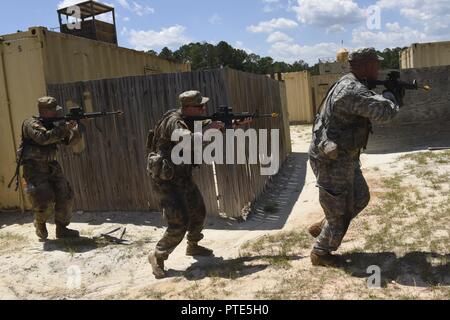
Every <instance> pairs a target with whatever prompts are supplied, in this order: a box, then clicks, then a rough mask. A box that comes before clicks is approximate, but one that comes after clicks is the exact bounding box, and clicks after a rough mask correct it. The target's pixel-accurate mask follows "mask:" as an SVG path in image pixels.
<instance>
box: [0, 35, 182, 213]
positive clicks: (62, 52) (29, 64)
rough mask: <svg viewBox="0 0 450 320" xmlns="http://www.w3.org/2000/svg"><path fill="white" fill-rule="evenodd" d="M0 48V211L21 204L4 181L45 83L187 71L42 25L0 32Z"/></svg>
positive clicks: (153, 58) (160, 60)
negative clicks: (10, 32)
mask: <svg viewBox="0 0 450 320" xmlns="http://www.w3.org/2000/svg"><path fill="white" fill-rule="evenodd" d="M0 52H1V57H2V59H1V60H0V99H1V100H0V112H1V115H2V117H1V119H0V134H1V136H0V147H1V148H2V149H1V150H2V152H1V154H0V210H4V209H17V208H22V209H23V207H24V206H25V207H26V206H27V205H26V204H25V205H24V202H25V201H26V199H25V198H24V197H23V193H22V188H21V190H20V192H18V193H17V192H14V191H11V190H9V189H8V188H7V184H8V182H9V180H10V178H11V176H12V175H13V174H14V170H15V153H16V149H17V148H18V145H19V144H20V135H21V126H22V122H23V120H24V119H26V118H28V117H30V116H32V115H35V114H36V113H37V107H36V100H37V98H39V97H41V96H44V95H46V94H47V85H48V84H57V83H67V82H77V81H84V80H97V79H103V78H115V77H126V76H139V75H146V74H156V73H172V72H185V71H190V66H189V65H187V64H179V63H174V62H169V61H167V60H164V59H161V58H158V57H155V56H152V55H149V54H145V53H143V52H138V51H135V50H130V49H126V48H120V47H117V46H115V45H112V44H107V43H102V42H98V41H93V40H89V39H84V38H79V37H74V36H71V35H65V34H61V33H56V32H50V31H48V30H47V29H46V28H42V27H35V28H30V29H29V30H28V31H27V32H21V33H16V34H11V35H5V36H2V40H1V41H0Z"/></svg>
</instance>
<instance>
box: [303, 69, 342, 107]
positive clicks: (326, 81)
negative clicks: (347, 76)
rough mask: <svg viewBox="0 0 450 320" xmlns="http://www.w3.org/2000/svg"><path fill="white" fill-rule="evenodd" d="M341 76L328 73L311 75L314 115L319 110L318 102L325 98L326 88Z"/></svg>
mask: <svg viewBox="0 0 450 320" xmlns="http://www.w3.org/2000/svg"><path fill="white" fill-rule="evenodd" d="M341 77H342V74H328V75H318V76H312V77H311V87H312V92H313V110H314V115H316V114H317V112H318V111H319V109H320V104H321V103H322V101H323V99H325V96H326V94H327V92H328V90H329V89H330V88H331V86H332V85H333V84H335V83H336V81H338V80H339V79H340V78H341Z"/></svg>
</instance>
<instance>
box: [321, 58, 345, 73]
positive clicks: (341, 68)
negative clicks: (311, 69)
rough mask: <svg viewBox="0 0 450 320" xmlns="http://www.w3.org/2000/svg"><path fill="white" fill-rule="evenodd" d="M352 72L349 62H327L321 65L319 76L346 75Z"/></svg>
mask: <svg viewBox="0 0 450 320" xmlns="http://www.w3.org/2000/svg"><path fill="white" fill-rule="evenodd" d="M349 70H350V66H349V63H348V62H339V61H336V62H325V63H320V64H319V74H320V75H328V74H344V73H347V72H348V71H349Z"/></svg>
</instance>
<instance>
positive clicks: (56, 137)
mask: <svg viewBox="0 0 450 320" xmlns="http://www.w3.org/2000/svg"><path fill="white" fill-rule="evenodd" d="M80 140H81V134H80V132H79V131H78V129H72V130H71V129H69V128H68V127H67V125H66V124H62V125H61V126H52V127H51V128H46V127H45V126H44V125H43V124H42V122H40V121H39V119H38V118H36V117H33V118H30V119H27V120H25V121H24V123H23V125H22V147H21V149H20V150H19V157H20V158H21V162H22V163H23V162H26V161H38V162H49V161H52V160H55V159H56V152H57V151H58V147H57V145H58V144H66V145H72V144H75V143H77V142H78V141H80Z"/></svg>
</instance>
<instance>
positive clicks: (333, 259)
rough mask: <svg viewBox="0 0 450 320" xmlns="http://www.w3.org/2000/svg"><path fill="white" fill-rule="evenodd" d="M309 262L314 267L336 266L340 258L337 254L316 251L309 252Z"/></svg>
mask: <svg viewBox="0 0 450 320" xmlns="http://www.w3.org/2000/svg"><path fill="white" fill-rule="evenodd" d="M311 263H312V265H313V266H316V267H338V266H339V265H340V259H339V257H338V256H335V255H332V254H331V253H326V254H318V253H317V252H314V251H312V252H311Z"/></svg>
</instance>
